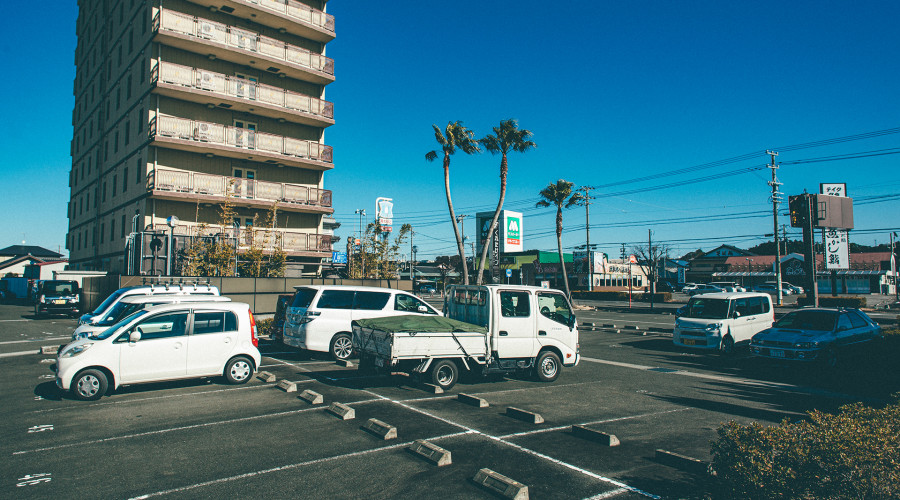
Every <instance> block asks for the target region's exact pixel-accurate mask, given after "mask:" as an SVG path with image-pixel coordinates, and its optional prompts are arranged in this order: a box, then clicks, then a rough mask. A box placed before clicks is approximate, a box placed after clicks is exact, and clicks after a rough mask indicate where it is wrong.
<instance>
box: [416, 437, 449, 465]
mask: <svg viewBox="0 0 900 500" xmlns="http://www.w3.org/2000/svg"><path fill="white" fill-rule="evenodd" d="M407 450H409V451H410V452H411V453H413V454H415V455H419V456H420V457H422V458H424V459H425V460H428V461H429V462H431V463H433V464H435V465H437V466H438V467H443V466H445V465H450V464H451V463H453V458H452V456H451V453H450V451H448V450H445V449H443V448H441V447H440V446H438V445H436V444H432V443H429V442H428V441H425V440H424V439H417V440H416V442H414V443H413V444H411V445H409V447H408V448H407Z"/></svg>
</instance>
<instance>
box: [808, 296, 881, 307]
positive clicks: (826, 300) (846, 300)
mask: <svg viewBox="0 0 900 500" xmlns="http://www.w3.org/2000/svg"><path fill="white" fill-rule="evenodd" d="M811 304H812V301H811V300H810V299H808V298H807V297H798V298H797V305H798V306H808V305H811ZM819 306H820V307H855V308H857V309H859V308H862V307H866V298H865V297H858V296H850V297H831V296H828V297H823V296H821V295H820V296H819Z"/></svg>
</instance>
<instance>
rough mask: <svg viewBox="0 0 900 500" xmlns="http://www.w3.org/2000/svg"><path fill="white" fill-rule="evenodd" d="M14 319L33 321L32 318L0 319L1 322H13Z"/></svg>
mask: <svg viewBox="0 0 900 500" xmlns="http://www.w3.org/2000/svg"><path fill="white" fill-rule="evenodd" d="M13 321H32V320H30V319H0V323H11V322H13Z"/></svg>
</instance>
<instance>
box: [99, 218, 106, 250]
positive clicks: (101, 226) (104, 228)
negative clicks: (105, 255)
mask: <svg viewBox="0 0 900 500" xmlns="http://www.w3.org/2000/svg"><path fill="white" fill-rule="evenodd" d="M105 235H106V224H103V223H101V224H100V244H101V245H102V244H103V237H104V236H105Z"/></svg>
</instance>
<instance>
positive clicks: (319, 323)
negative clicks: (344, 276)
mask: <svg viewBox="0 0 900 500" xmlns="http://www.w3.org/2000/svg"><path fill="white" fill-rule="evenodd" d="M294 289H296V290H297V291H296V292H295V293H294V299H293V301H292V302H291V304H290V305H289V306H288V310H287V314H286V317H285V321H284V337H283V342H284V343H285V345H288V346H291V347H298V348H300V349H306V350H309V351H319V352H327V353H330V354H331V356H332V357H333V358H334V359H336V360H343V359H348V358H350V357H351V356H352V355H353V341H352V332H353V329H352V328H351V326H350V322H351V321H353V320H357V319H372V318H381V317H385V316H398V315H403V314H418V315H433V316H439V315H440V313H438V311H437V310H435V309H434V308H433V307H431V306H430V305H428V304H427V303H426V302H424V301H423V300H422V299H420V298H418V297H416V296H415V295H412V294H410V293H407V292H404V291H401V290H394V289H391V288H377V287H368V286H343V285H306V286H295V287H294Z"/></svg>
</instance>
